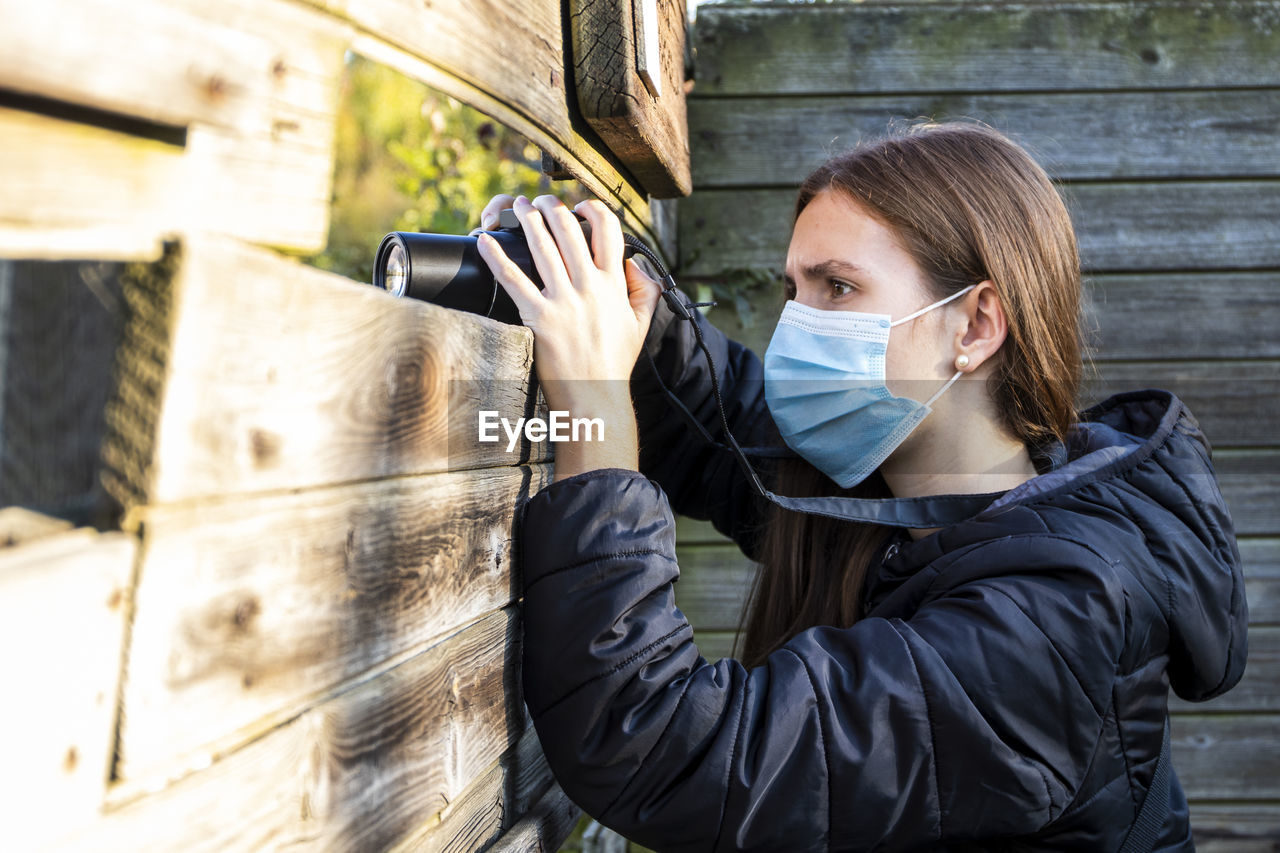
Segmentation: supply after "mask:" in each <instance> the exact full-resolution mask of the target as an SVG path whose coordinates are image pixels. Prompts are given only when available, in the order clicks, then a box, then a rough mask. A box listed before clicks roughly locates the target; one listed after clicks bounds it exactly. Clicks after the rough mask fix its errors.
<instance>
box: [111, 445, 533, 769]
mask: <svg viewBox="0 0 1280 853" xmlns="http://www.w3.org/2000/svg"><path fill="white" fill-rule="evenodd" d="M549 481H550V473H549V469H548V467H547V466H537V467H533V468H501V469H489V470H486V471H481V472H466V473H459V474H444V475H437V476H431V477H413V478H400V479H394V480H382V481H374V482H370V483H362V484H357V485H353V486H347V487H339V488H330V489H317V490H309V491H305V492H302V493H299V494H283V495H273V496H268V497H261V498H246V499H242V500H238V501H224V502H219V503H214V504H198V505H193V506H188V507H157V508H149V509H147V510H146V511H145V513H143V514H142V515H141V518H140V521H141V523H142V526H143V529H144V530H145V531H146V539H145V544H146V547H145V551H144V554H143V559H142V562H141V568H140V580H139V587H138V591H137V608H136V615H135V617H134V626H133V641H132V645H131V652H130V659H129V677H128V681H127V683H126V685H125V691H124V725H123V728H122V733H121V748H120V752H121V758H120V774H121V776H122V777H124V778H126V779H137V778H140V777H144V776H148V775H153V774H154V773H155V772H156V771H157V768H159V769H160V770H161V771H164V772H168V770H169V767H168V766H169V765H170V764H172V763H174V762H177V763H178V764H181V763H183V762H188V763H189V762H190V761H196V762H198V761H199V760H200V758H201V756H203V755H206V754H208V753H209V752H210V751H214V752H220V751H225V750H227V749H230V748H234V747H237V746H238V745H240V744H241V743H243V742H245V741H247V740H250V739H252V738H254V737H257V736H259V735H261V734H262V733H263V732H265V731H268V730H270V729H271V728H272V727H274V726H276V725H278V724H279V723H280V722H281V721H283V720H287V719H290V718H292V717H295V716H297V715H298V714H299V713H301V712H302V711H303V710H305V709H306V708H308V707H311V706H312V705H314V704H315V702H316V701H317V697H319V696H322V695H324V694H325V693H326V692H328V691H331V690H334V689H337V688H338V686H339V685H341V684H343V683H344V682H346V681H348V680H349V679H353V678H358V677H360V676H361V674H362V673H365V672H367V671H369V670H371V669H372V668H374V667H377V666H380V665H385V663H386V662H387V661H390V660H397V659H401V658H403V657H404V656H406V655H408V654H412V653H413V652H414V650H416V649H419V648H421V647H423V646H424V645H427V644H429V643H430V642H431V641H432V638H433V637H438V636H440V635H441V634H444V633H447V632H449V631H450V630H452V629H454V628H455V627H456V626H458V625H461V624H466V623H468V622H471V621H473V620H475V619H477V618H479V617H480V616H481V615H482V614H484V613H488V612H491V611H493V610H496V609H498V608H501V607H504V606H506V605H507V604H508V603H509V602H511V601H514V600H515V599H516V598H517V596H518V595H519V582H518V575H517V574H516V569H515V567H514V566H513V561H514V559H515V555H514V554H513V545H512V543H513V541H514V540H513V536H514V532H513V525H514V523H515V513H516V508H517V506H518V505H519V503H520V502H522V501H523V500H525V499H527V498H528V497H529V496H530V495H531V494H533V493H535V492H537V491H538V490H539V489H540V488H541V487H542V486H543V485H545V484H546V483H548V482H549ZM470 674H471V673H468V675H470ZM193 756H194V758H192V757H193Z"/></svg>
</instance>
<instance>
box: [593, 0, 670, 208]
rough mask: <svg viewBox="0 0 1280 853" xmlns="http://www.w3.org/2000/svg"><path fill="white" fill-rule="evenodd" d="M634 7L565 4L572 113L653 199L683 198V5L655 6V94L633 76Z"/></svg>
mask: <svg viewBox="0 0 1280 853" xmlns="http://www.w3.org/2000/svg"><path fill="white" fill-rule="evenodd" d="M641 5H642V3H641V2H640V0H570V3H569V28H570V34H571V37H572V44H573V75H574V90H575V91H576V92H577V96H578V108H579V109H580V110H581V113H582V117H583V118H584V119H585V120H586V122H587V124H588V125H590V126H591V127H592V129H594V130H595V131H596V132H597V133H598V134H600V138H601V139H603V140H604V142H605V144H606V145H608V146H609V148H610V150H612V151H613V153H614V154H615V155H616V156H617V157H618V159H619V160H620V161H621V162H622V164H623V165H624V166H625V167H626V168H627V170H628V171H629V172H631V173H632V174H633V175H635V177H636V180H637V181H638V182H639V183H640V185H641V186H642V187H644V188H645V190H647V191H648V193H649V194H650V195H652V196H655V197H657V198H674V197H678V196H685V195H688V194H689V192H690V190H691V189H692V186H693V183H692V179H691V176H690V164H689V127H688V121H687V118H686V115H685V103H684V54H685V49H684V47H685V26H686V24H685V20H686V18H685V4H684V0H665V2H661V3H657V4H656V8H657V14H658V16H659V18H660V22H659V23H658V24H657V26H658V36H659V38H658V41H659V49H660V53H661V66H662V68H661V83H660V87H661V89H660V95H658V96H657V97H655V96H654V95H653V94H652V93H651V92H650V91H649V89H648V88H647V87H646V86H645V84H644V82H643V81H642V80H641V78H640V74H639V72H638V71H637V68H636V65H637V62H636V52H637V41H638V39H637V30H638V28H639V27H641V26H642V23H641V20H640V16H641Z"/></svg>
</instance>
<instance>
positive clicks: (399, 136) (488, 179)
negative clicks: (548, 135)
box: [307, 54, 590, 281]
mask: <svg viewBox="0 0 1280 853" xmlns="http://www.w3.org/2000/svg"><path fill="white" fill-rule="evenodd" d="M336 149H337V150H336V163H335V167H334V177H333V199H332V206H331V208H330V222H329V242H328V245H327V246H326V248H325V250H324V251H323V252H321V253H320V254H318V255H315V256H313V257H311V258H308V259H307V261H308V263H311V264H313V265H314V266H317V267H320V268H321V269H327V270H332V271H334V272H337V273H340V274H341V275H345V276H347V277H349V278H353V279H355V280H357V281H369V280H370V278H371V277H372V275H373V253H374V250H375V249H377V247H378V241H379V240H381V239H382V235H383V234H385V233H386V232H388V231H432V232H438V233H444V234H465V233H466V232H467V231H469V230H471V229H472V228H474V227H475V226H476V225H477V224H478V223H479V219H480V211H481V210H482V209H483V208H484V205H485V203H486V202H488V201H489V199H490V198H492V197H493V196H495V195H497V194H498V193H502V192H505V193H511V194H512V195H516V194H520V193H523V194H524V195H527V196H529V197H533V196H535V195H538V194H540V193H548V192H552V193H555V194H556V195H559V196H560V197H561V198H564V199H565V200H566V202H567V203H568V204H574V203H576V202H578V201H581V200H582V199H584V198H589V197H590V193H588V192H587V191H586V190H585V189H584V188H583V187H582V185H581V184H579V183H578V182H577V181H556V182H554V183H553V182H552V181H551V179H550V178H547V177H546V176H545V175H543V174H542V172H541V163H542V152H541V151H539V149H538V148H537V147H536V146H534V145H533V144H531V143H530V142H529V141H528V140H526V139H525V138H524V137H522V136H520V135H519V134H518V133H516V132H515V131H513V130H511V129H509V128H507V127H506V126H504V125H502V124H499V123H498V122H496V121H494V120H493V119H491V118H489V117H488V116H486V115H484V114H483V113H481V112H479V111H477V110H475V109H472V108H471V107H468V106H466V105H464V104H461V103H459V102H458V101H456V100H454V99H453V98H450V97H449V96H447V95H445V94H443V93H441V92H438V91H436V90H434V89H431V88H429V87H427V86H425V85H423V84H422V83H419V82H417V81H416V80H411V79H410V78H408V77H405V76H404V75H402V74H400V73H399V72H397V71H394V70H392V69H390V68H388V67H386V66H383V65H378V64H377V63H374V62H371V61H369V60H367V59H365V58H364V57H361V56H358V55H355V54H348V57H347V63H346V68H345V69H344V73H343V81H342V88H341V105H340V108H339V111H338V119H337V130H336Z"/></svg>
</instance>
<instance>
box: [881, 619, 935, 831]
mask: <svg viewBox="0 0 1280 853" xmlns="http://www.w3.org/2000/svg"><path fill="white" fill-rule="evenodd" d="M896 621H897V620H890V622H889V624H890V625H892V626H893V629H894V631H895V632H897V634H898V637H899V638H900V639H901V640H902V644H903V646H905V647H906V649H907V657H909V658H911V668H912V669H913V670H915V673H916V681H917V682H918V683H919V685H920V698H921V699H923V700H924V719H925V722H926V723H927V724H928V726H929V746H930V750H931V752H932V753H933V798H934V802H935V803H937V805H938V839H937V840H938V841H941V840H942V839H943V837H944V836H945V835H946V833H945V832H944V831H943V825H942V784H941V783H940V782H939V781H938V780H939V771H938V757H939V756H938V738H937V734H936V733H935V732H934V730H933V708H932V705H931V703H930V702H929V691H928V689H926V688H925V685H924V676H923V675H921V673H920V663H919V662H918V661H917V660H916V653H915V652H914V651H913V650H912V648H911V641H910V640H908V639H907V638H906V636H904V635H903V633H902V631H901V630H900V629H899V627H898V625H897V624H895V622H896Z"/></svg>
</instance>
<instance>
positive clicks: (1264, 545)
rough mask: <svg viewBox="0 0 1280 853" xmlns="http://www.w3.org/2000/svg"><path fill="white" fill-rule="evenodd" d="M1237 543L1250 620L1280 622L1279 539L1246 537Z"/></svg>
mask: <svg viewBox="0 0 1280 853" xmlns="http://www.w3.org/2000/svg"><path fill="white" fill-rule="evenodd" d="M1237 544H1238V545H1239V547H1240V559H1241V560H1242V561H1243V562H1244V584H1245V594H1246V595H1247V596H1248V601H1249V621H1250V622H1255V623H1259V624H1267V625H1280V539H1272V538H1257V537H1245V538H1240V539H1238V540H1237Z"/></svg>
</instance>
